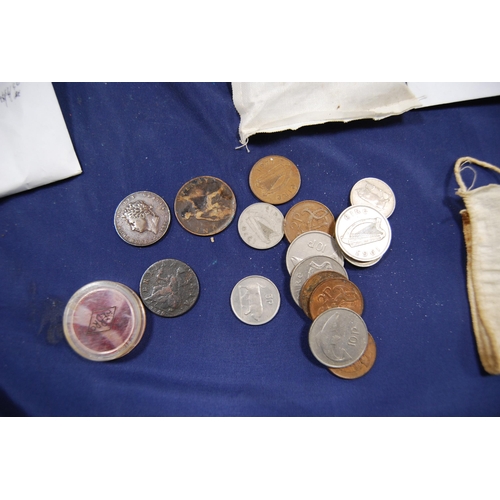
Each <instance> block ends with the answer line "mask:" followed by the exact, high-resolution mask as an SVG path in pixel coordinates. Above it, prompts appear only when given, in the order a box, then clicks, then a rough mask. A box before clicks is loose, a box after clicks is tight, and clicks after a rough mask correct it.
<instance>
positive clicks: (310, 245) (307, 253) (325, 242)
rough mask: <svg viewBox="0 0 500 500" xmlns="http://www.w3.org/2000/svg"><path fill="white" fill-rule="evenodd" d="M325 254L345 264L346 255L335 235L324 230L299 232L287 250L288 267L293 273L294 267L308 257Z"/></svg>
mask: <svg viewBox="0 0 500 500" xmlns="http://www.w3.org/2000/svg"><path fill="white" fill-rule="evenodd" d="M313 255H323V256H326V257H331V258H332V259H333V260H336V261H337V262H338V263H339V264H340V265H341V266H343V265H344V255H343V254H342V250H341V249H340V247H339V245H338V244H337V242H336V241H335V238H334V237H333V236H330V235H329V234H327V233H324V232H323V231H307V232H305V233H302V234H299V236H297V237H296V238H295V239H294V240H293V241H292V242H291V243H290V245H289V247H288V250H287V252H286V268H287V269H288V272H289V273H290V274H292V270H293V268H294V267H295V266H296V265H297V264H298V263H299V262H301V261H303V260H304V259H306V258H307V257H312V256H313Z"/></svg>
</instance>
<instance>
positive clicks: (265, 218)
mask: <svg viewBox="0 0 500 500" xmlns="http://www.w3.org/2000/svg"><path fill="white" fill-rule="evenodd" d="M283 219H284V217H283V214H282V213H281V211H280V210H279V209H278V208H276V207H275V206H274V205H271V204H269V203H254V204H253V205H250V206H249V207H247V208H245V210H243V212H242V213H241V215H240V218H239V219H238V232H239V234H240V236H241V238H242V240H243V241H244V242H245V243H246V244H247V245H249V246H251V247H253V248H257V249H260V250H263V249H267V248H272V247H274V246H276V245H277V244H278V243H279V242H280V241H281V240H282V239H283Z"/></svg>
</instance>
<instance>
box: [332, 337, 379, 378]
mask: <svg viewBox="0 0 500 500" xmlns="http://www.w3.org/2000/svg"><path fill="white" fill-rule="evenodd" d="M376 358H377V345H376V343H375V339H374V338H373V337H372V336H371V335H370V333H368V345H367V346H366V350H365V352H364V354H363V356H361V358H359V359H358V360H357V361H356V362H355V363H353V364H352V365H349V366H346V367H345V368H328V369H329V370H330V371H331V372H332V373H333V374H334V375H337V377H340V378H344V379H349V380H352V379H356V378H360V377H362V376H363V375H366V374H367V373H368V372H369V371H370V370H371V369H372V367H373V365H374V364H375V360H376Z"/></svg>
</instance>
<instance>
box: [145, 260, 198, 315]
mask: <svg viewBox="0 0 500 500" xmlns="http://www.w3.org/2000/svg"><path fill="white" fill-rule="evenodd" d="M199 294H200V284H199V282H198V278H197V276H196V274H195V272H194V271H193V270H192V269H191V268H190V267H189V266H188V265H187V264H186V263H184V262H182V261H180V260H177V259H163V260H160V261H158V262H155V263H154V264H153V265H151V266H149V267H148V269H147V270H146V272H145V273H144V274H143V276H142V278H141V285H140V295H141V299H142V301H143V302H144V305H145V306H146V307H147V308H148V309H149V310H150V311H151V312H154V313H155V314H158V315H159V316H163V317H165V318H173V317H175V316H180V315H181V314H184V313H185V312H187V311H189V310H190V309H191V308H192V307H193V306H194V304H195V303H196V301H197V300H198V296H199Z"/></svg>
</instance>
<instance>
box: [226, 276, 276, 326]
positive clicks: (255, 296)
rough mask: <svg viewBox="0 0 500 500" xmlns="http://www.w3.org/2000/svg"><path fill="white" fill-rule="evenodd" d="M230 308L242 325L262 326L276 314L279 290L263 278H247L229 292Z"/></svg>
mask: <svg viewBox="0 0 500 500" xmlns="http://www.w3.org/2000/svg"><path fill="white" fill-rule="evenodd" d="M231 308H232V310H233V312H234V314H235V315H236V317H237V318H238V319H239V320H241V321H243V323H247V324H248V325H263V324H264V323H267V322H268V321H271V320H272V319H273V318H274V317H275V316H276V314H277V313H278V310H279V308H280V293H279V290H278V288H277V287H276V285H275V284H274V283H273V282H272V281H271V280H270V279H268V278H265V277H264V276H247V277H246V278H243V279H242V280H240V281H239V282H238V283H236V285H235V286H234V288H233V290H232V292H231Z"/></svg>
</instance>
